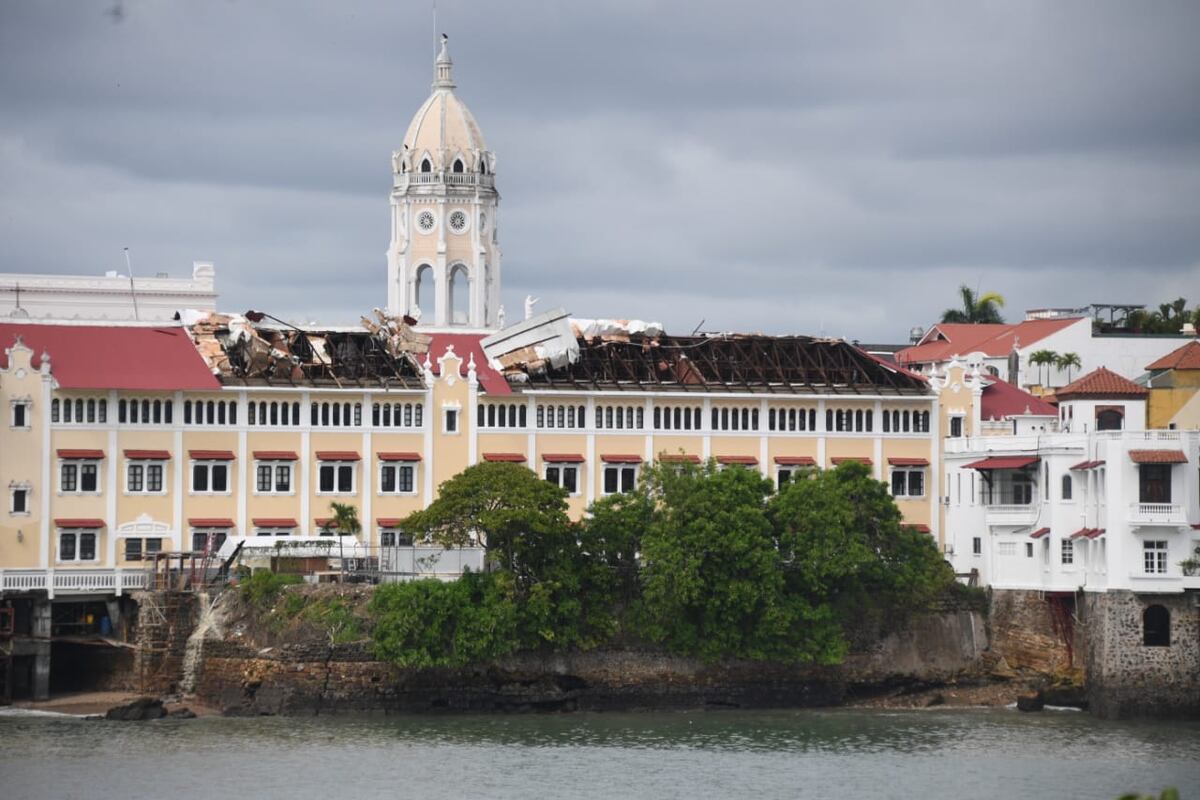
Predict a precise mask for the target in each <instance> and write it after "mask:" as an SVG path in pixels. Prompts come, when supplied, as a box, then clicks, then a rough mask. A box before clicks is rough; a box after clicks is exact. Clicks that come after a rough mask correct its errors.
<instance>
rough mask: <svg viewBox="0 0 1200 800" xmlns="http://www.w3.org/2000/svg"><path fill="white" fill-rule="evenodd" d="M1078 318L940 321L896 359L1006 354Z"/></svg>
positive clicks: (910, 360)
mask: <svg viewBox="0 0 1200 800" xmlns="http://www.w3.org/2000/svg"><path fill="white" fill-rule="evenodd" d="M1080 319H1084V318H1083V317H1065V318H1061V319H1028V320H1024V321H1023V322H1017V323H1014V324H1001V325H982V324H980V325H972V324H969V323H953V322H942V323H939V324H937V325H934V326H933V327H932V328H930V329H929V330H928V331H927V332H926V333H925V336H924V337H922V339H921V341H920V343H918V344H916V345H914V346H913V347H906V348H904V349H903V350H901V351H899V352H897V353H896V360H897V361H898V362H900V363H901V364H929V363H932V362H936V361H948V360H949V359H950V358H951V357H953V356H965V355H967V354H968V353H976V352H978V353H983V354H984V355H988V356H993V357H999V356H1006V355H1008V354H1009V353H1010V352H1012V349H1013V343H1014V342H1018V343H1019V345H1018V346H1019V347H1021V348H1026V347H1029V346H1030V345H1032V344H1034V343H1036V342H1038V341H1041V340H1042V339H1045V338H1046V337H1047V336H1049V335H1051V334H1053V333H1058V332H1059V331H1061V330H1063V329H1064V328H1067V327H1069V326H1071V325H1074V324H1075V323H1076V322H1078V321H1079V320H1080Z"/></svg>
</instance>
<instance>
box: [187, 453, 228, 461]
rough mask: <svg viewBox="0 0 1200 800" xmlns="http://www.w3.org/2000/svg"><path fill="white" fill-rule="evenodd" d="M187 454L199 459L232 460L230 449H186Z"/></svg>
mask: <svg viewBox="0 0 1200 800" xmlns="http://www.w3.org/2000/svg"><path fill="white" fill-rule="evenodd" d="M188 455H189V456H190V457H192V458H195V459H199V460H201V461H233V458H234V456H233V451H232V450H188Z"/></svg>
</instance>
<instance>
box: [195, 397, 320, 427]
mask: <svg viewBox="0 0 1200 800" xmlns="http://www.w3.org/2000/svg"><path fill="white" fill-rule="evenodd" d="M186 411H187V404H186V403H185V404H184V412H185V414H184V416H185V417H186V416H187V414H186ZM246 412H247V413H246V417H247V419H246V423H247V424H249V425H276V426H279V425H282V426H285V427H297V426H299V425H300V404H299V403H297V402H291V403H289V402H287V401H284V402H282V403H281V402H279V401H277V400H271V401H267V400H261V401H259V400H251V401H250V402H249V403H247V404H246ZM234 419H235V421H236V419H237V417H236V413H235V415H234Z"/></svg>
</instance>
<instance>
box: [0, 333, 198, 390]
mask: <svg viewBox="0 0 1200 800" xmlns="http://www.w3.org/2000/svg"><path fill="white" fill-rule="evenodd" d="M17 336H20V337H21V340H22V341H23V342H24V343H25V345H26V346H27V347H29V348H30V349H31V350H33V362H32V363H33V366H35V367H39V366H41V360H42V353H43V352H47V353H49V354H50V372H51V374H52V375H54V379H55V380H56V381H58V385H59V386H61V387H62V388H64V389H135V390H172V391H174V390H176V389H184V390H186V389H219V388H221V384H220V383H219V382H218V381H217V379H216V378H215V377H213V374H212V372H210V371H209V369H208V365H207V364H205V363H204V359H203V358H201V357H200V353H199V352H198V351H197V350H196V346H195V345H194V344H192V339H191V337H190V336H188V333H187V331H186V330H184V329H183V328H169V327H162V328H142V327H133V326H124V327H123V326H119V325H33V324H17V323H0V364H3V365H4V366H7V358H6V356H5V355H4V351H5V350H6V349H7V348H9V347H12V345H13V342H15V341H16V338H17Z"/></svg>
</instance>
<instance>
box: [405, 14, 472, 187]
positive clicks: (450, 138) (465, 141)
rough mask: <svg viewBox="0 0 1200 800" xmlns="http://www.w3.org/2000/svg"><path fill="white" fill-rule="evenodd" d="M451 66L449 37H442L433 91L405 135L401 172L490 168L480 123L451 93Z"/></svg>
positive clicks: (466, 170)
mask: <svg viewBox="0 0 1200 800" xmlns="http://www.w3.org/2000/svg"><path fill="white" fill-rule="evenodd" d="M453 68H454V62H453V61H451V59H450V53H449V49H448V40H447V38H446V37H445V36H442V45H441V49H440V51H439V52H438V56H437V60H436V62H435V63H434V80H433V87H432V88H433V91H432V93H431V94H430V95H429V99H427V100H426V101H425V102H424V103H422V104H421V107H420V109H418V110H417V113H416V114H415V115H414V116H413V118H412V122H411V123H409V126H408V131H407V132H406V133H405V134H404V147H403V149H402V151H401V154H402V156H403V162H404V163H403V164H402V166H401V169H402V171H413V172H441V171H443V170H445V171H455V172H460V171H461V172H474V173H479V172H483V173H487V172H490V171H491V166H492V165H491V164H490V163H487V162H486V161H485V159H487V158H488V157H489V155H490V154H489V153H488V152H487V143H486V142H485V141H484V139H483V133H482V132H481V131H480V130H479V123H477V122H476V121H475V117H474V116H473V115H472V114H471V111H470V109H468V108H467V105H466V103H464V102H463V101H462V100H461V99H460V98H459V96H458V95H457V94H455V93H454V89H455V83H454V76H453ZM456 158H457V159H462V162H463V163H462V167H461V168H460V169H456V168H455V165H454V160H455V159H456ZM425 159H428V160H429V164H428V169H425V168H423V161H424V160H425Z"/></svg>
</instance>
